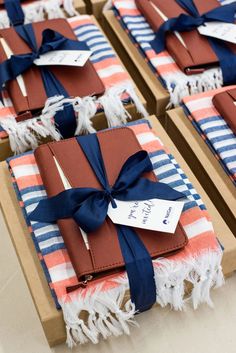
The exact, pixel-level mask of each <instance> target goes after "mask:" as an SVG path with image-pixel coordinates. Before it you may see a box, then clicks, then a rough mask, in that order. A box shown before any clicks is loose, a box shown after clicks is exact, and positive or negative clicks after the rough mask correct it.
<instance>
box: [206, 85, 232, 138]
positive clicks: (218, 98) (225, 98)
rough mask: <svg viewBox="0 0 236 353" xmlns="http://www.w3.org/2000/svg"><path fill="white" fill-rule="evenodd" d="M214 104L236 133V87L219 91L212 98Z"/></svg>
mask: <svg viewBox="0 0 236 353" xmlns="http://www.w3.org/2000/svg"><path fill="white" fill-rule="evenodd" d="M212 102H213V104H214V106H215V107H216V109H217V110H218V112H219V113H220V115H221V116H222V117H223V118H224V119H225V121H226V123H227V124H228V125H229V127H230V128H231V129H232V131H233V132H234V134H236V105H235V103H236V88H234V89H230V90H228V91H224V92H221V93H217V94H216V95H215V96H214V97H213V100H212Z"/></svg>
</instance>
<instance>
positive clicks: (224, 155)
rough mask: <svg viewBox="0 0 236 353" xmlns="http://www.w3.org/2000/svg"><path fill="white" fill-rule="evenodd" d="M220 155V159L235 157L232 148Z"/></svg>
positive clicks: (235, 151)
mask: <svg viewBox="0 0 236 353" xmlns="http://www.w3.org/2000/svg"><path fill="white" fill-rule="evenodd" d="M220 155H221V158H230V157H235V156H236V149H235V148H233V149H232V150H229V151H224V152H221V154H220Z"/></svg>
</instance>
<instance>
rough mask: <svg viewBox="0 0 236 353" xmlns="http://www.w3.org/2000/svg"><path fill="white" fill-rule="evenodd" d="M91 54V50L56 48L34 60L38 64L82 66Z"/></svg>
mask: <svg viewBox="0 0 236 353" xmlns="http://www.w3.org/2000/svg"><path fill="white" fill-rule="evenodd" d="M91 55H92V52H91V51H89V50H54V51H50V52H48V53H46V54H43V55H41V56H40V57H39V58H38V59H35V60H34V63H35V65H38V66H46V65H65V66H79V67H82V66H84V65H85V63H86V61H87V60H88V59H89V57H90V56H91Z"/></svg>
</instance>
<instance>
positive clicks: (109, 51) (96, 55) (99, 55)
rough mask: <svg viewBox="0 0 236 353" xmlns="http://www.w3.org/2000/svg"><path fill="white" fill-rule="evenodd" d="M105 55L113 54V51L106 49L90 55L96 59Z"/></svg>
mask: <svg viewBox="0 0 236 353" xmlns="http://www.w3.org/2000/svg"><path fill="white" fill-rule="evenodd" d="M107 55H114V52H113V51H112V50H106V51H103V52H101V53H98V54H93V55H92V56H91V59H92V60H97V59H100V58H102V57H103V56H107Z"/></svg>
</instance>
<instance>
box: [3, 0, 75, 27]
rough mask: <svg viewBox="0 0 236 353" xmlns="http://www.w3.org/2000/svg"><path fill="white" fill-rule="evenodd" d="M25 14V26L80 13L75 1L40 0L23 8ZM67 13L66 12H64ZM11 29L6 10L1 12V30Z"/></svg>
mask: <svg viewBox="0 0 236 353" xmlns="http://www.w3.org/2000/svg"><path fill="white" fill-rule="evenodd" d="M22 9H23V11H24V14H25V24H27V23H32V22H40V21H43V20H45V18H48V19H54V18H64V17H65V13H66V14H67V15H68V16H70V17H72V16H76V15H78V14H79V13H78V12H77V11H76V10H75V8H74V5H73V0H39V1H35V2H34V3H32V4H29V5H24V4H23V6H22ZM63 10H64V11H65V12H64V11H63ZM8 27H10V21H9V18H8V16H7V12H6V11H5V10H1V11H0V29H3V28H8Z"/></svg>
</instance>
